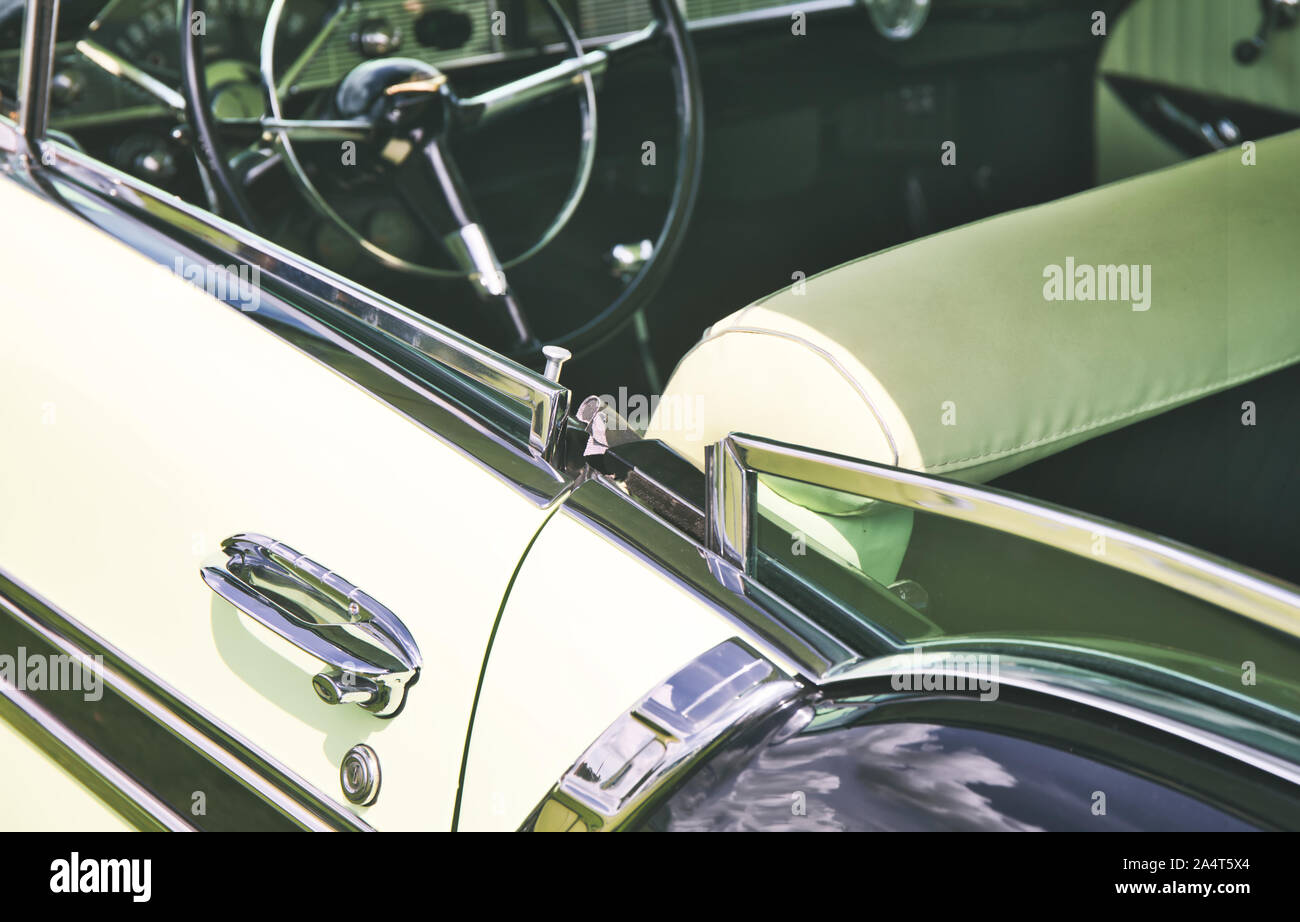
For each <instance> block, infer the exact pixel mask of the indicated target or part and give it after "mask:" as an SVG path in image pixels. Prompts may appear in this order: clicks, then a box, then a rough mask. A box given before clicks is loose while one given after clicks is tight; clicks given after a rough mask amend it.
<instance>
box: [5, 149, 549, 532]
mask: <svg viewBox="0 0 1300 922" xmlns="http://www.w3.org/2000/svg"><path fill="white" fill-rule="evenodd" d="M46 149H47V151H51V152H53V155H54V157H55V160H56V165H58V166H59V167H60V168H59V169H53V168H44V169H42V168H39V167H36V166H35V165H34V164H33V163H32V161H30V160H24V159H22V158H20V157H12V158H10V160H9V161H8V162H5V161H3V159H0V172H8V173H10V174H11V178H13V179H14V180H16V181H18V182H19V183H20V184H22V185H24V186H26V187H27V188H29V189H30V190H31V191H33V192H34V193H36V194H38V195H41V196H42V197H44V198H46V199H48V200H51V201H52V202H54V203H56V204H58V205H61V206H64V207H67V208H68V209H69V210H71V211H72V212H74V213H75V214H77V215H79V216H80V217H82V218H84V219H86V220H89V221H90V222H91V223H93V224H96V225H97V226H99V227H100V228H101V229H103V230H104V231H105V232H106V233H108V234H109V235H110V236H112V237H114V238H115V239H118V240H119V241H121V242H123V243H125V244H126V245H128V246H130V247H132V248H133V249H136V250H137V251H139V252H141V253H142V254H144V255H145V256H147V257H150V258H152V259H154V260H155V261H156V262H158V263H159V264H161V265H162V266H164V267H165V268H166V269H167V270H170V271H173V272H174V271H176V269H175V266H176V264H177V262H178V261H179V263H180V264H181V265H182V266H184V267H188V266H191V265H194V266H198V267H200V268H202V267H204V266H210V265H213V264H218V265H229V264H233V263H236V262H240V263H247V264H251V265H253V266H256V267H258V268H259V270H260V271H262V273H263V275H262V283H263V285H262V289H261V290H260V292H259V295H260V304H259V305H258V307H257V309H256V310H249V311H243V312H242V313H243V315H244V316H245V317H247V318H248V319H249V320H251V321H253V322H255V323H258V324H259V325H261V326H263V327H264V328H266V329H267V330H268V331H269V332H271V333H273V334H275V335H276V336H277V337H279V338H280V339H282V340H284V341H286V342H288V343H289V344H290V345H293V346H294V347H296V348H298V349H299V350H301V351H303V352H305V353H306V354H308V355H310V356H312V357H313V358H315V359H316V360H317V361H319V362H321V363H322V364H324V365H326V366H327V367H329V368H330V369H331V370H333V371H335V372H336V373H338V374H340V375H341V376H342V377H344V378H347V379H348V380H350V381H352V382H353V383H355V384H357V385H358V386H359V387H361V388H362V389H363V390H365V391H366V392H367V393H369V394H370V395H371V396H372V397H374V398H375V399H377V400H380V401H382V402H383V403H385V404H387V405H388V406H390V407H392V408H393V409H394V410H396V411H397V412H398V413H400V414H402V415H404V416H406V417H407V418H408V419H411V420H412V421H414V422H415V423H417V424H418V425H420V426H421V427H422V428H424V429H425V430H426V431H428V432H430V433H431V434H432V435H434V436H435V437H437V438H438V439H439V440H440V441H442V442H444V443H446V444H448V445H450V446H451V447H453V448H455V449H456V450H457V451H458V452H459V453H461V454H462V455H464V456H465V457H467V458H469V459H470V460H472V461H474V462H475V463H476V464H478V465H479V466H481V467H483V468H485V469H487V470H488V471H490V472H492V473H493V474H495V475H496V476H497V477H498V478H499V479H501V480H503V481H504V482H505V483H507V484H508V485H510V486H511V487H512V488H514V489H516V490H517V491H519V492H520V493H522V494H523V495H524V496H525V497H527V498H528V499H529V501H531V502H533V503H534V504H536V505H539V506H548V505H550V504H551V503H553V502H554V501H555V500H556V499H557V498H558V497H560V496H562V495H563V494H564V493H565V492H566V491H567V490H568V489H569V487H570V485H571V478H570V477H569V476H568V475H566V474H564V473H563V472H562V470H561V469H560V465H559V464H558V463H556V462H558V461H559V454H560V452H559V447H558V446H559V442H560V439H559V437H558V434H557V436H555V437H554V441H555V444H554V445H553V446H552V447H551V449H550V455H551V458H554V459H555V462H553V461H552V460H550V459H548V458H546V457H544V456H543V454H542V452H540V451H538V450H537V449H535V448H533V447H532V444H533V443H532V441H531V440H532V435H531V433H532V432H533V431H535V427H534V426H533V424H534V423H536V422H537V421H539V420H542V419H545V421H546V423H545V424H546V425H547V426H550V425H552V424H554V425H556V426H562V425H563V422H564V419H565V416H564V415H560V414H561V413H567V406H568V400H569V391H568V390H567V389H566V388H559V387H555V386H554V385H552V390H551V393H552V394H553V395H554V396H555V397H556V398H557V399H556V400H555V401H554V402H552V403H550V404H549V406H550V409H549V410H546V411H545V412H540V408H541V407H542V405H541V404H536V405H534V411H535V412H534V413H533V415H532V417H531V419H530V418H529V416H528V415H527V414H526V413H525V412H524V408H523V407H522V405H521V404H520V403H518V402H516V401H513V400H509V398H503V397H502V395H501V393H500V392H499V391H496V390H495V389H493V388H489V387H485V386H484V385H483V384H482V383H481V382H480V381H479V380H478V379H475V378H473V377H470V376H467V375H463V374H461V373H459V372H458V371H457V369H456V368H454V367H453V366H452V365H451V364H449V363H448V362H444V361H440V360H439V358H438V357H437V356H434V355H430V354H429V346H430V343H431V340H429V339H427V338H426V337H425V336H424V330H425V326H424V325H422V324H411V325H409V326H406V327H405V328H404V329H399V328H398V327H397V326H396V325H392V326H390V325H388V324H386V323H385V324H381V323H377V322H373V320H374V318H375V316H376V315H378V316H379V317H380V319H381V320H382V318H383V317H386V316H389V315H386V314H379V312H378V311H376V312H375V314H372V315H371V316H369V317H367V316H366V315H365V311H366V310H367V307H366V305H367V303H368V302H366V301H364V300H360V299H354V298H352V296H351V293H350V292H349V291H348V290H345V289H337V290H331V289H323V288H315V287H313V285H312V280H313V277H302V276H297V275H294V274H293V273H292V272H289V271H287V270H286V274H287V277H285V276H280V275H277V274H275V272H276V271H277V270H278V269H280V268H282V267H280V266H279V264H277V263H276V262H275V261H274V260H273V259H272V258H271V257H269V256H266V255H265V254H262V253H261V252H260V251H258V250H256V249H254V248H252V247H248V246H244V245H243V244H241V243H240V241H239V240H237V239H235V238H234V237H232V236H228V235H224V234H223V233H222V232H221V231H220V230H219V229H217V228H214V227H212V226H210V225H206V224H205V225H201V226H200V230H201V233H200V234H198V235H194V234H192V233H190V231H192V230H194V228H193V227H190V226H188V225H178V224H177V223H176V220H177V218H178V217H180V218H183V217H184V215H185V212H183V211H180V210H178V209H177V208H176V205H177V201H176V200H175V199H172V198H171V197H169V196H166V195H165V194H163V193H159V192H157V190H151V191H150V192H149V194H148V195H140V194H138V193H137V190H136V187H135V186H134V185H131V184H122V183H118V182H116V181H114V180H113V178H111V177H109V178H106V177H105V175H104V171H103V170H101V169H99V168H98V165H97V164H96V163H95V162H94V161H93V160H90V158H87V157H85V155H83V154H80V153H79V152H76V151H73V150H71V149H69V148H66V147H64V146H63V145H61V144H58V143H47V148H46ZM83 164H88V165H87V166H85V167H84V168H83ZM158 216H161V217H162V218H163V220H162V221H161V222H160V221H159V220H158ZM151 217H152V218H153V219H154V220H153V222H152V223H151V221H150V218H151ZM168 218H170V219H171V220H167V219H168ZM158 223H161V224H162V225H163V227H162V228H159V227H158V226H157V224H158ZM187 240H188V242H187ZM317 291H326V292H328V293H327V294H324V295H322V294H317V293H316V292H317ZM230 303H232V304H234V306H236V308H237V307H238V305H237V304H235V302H233V301H231V302H230ZM341 307H342V308H344V309H342V310H340V308H341ZM394 316H398V319H399V320H400V319H401V317H400V315H394ZM368 321H372V322H368ZM390 330H395V331H396V332H391V331H390ZM438 332H439V333H441V332H442V331H438ZM397 333H402V334H403V335H404V336H405V338H400V337H399V336H398V335H397ZM503 361H504V360H503ZM547 384H548V385H551V382H549V381H548V382H547ZM562 408H563V409H562ZM552 413H553V414H555V415H554V423H552V422H551V416H550V414H552Z"/></svg>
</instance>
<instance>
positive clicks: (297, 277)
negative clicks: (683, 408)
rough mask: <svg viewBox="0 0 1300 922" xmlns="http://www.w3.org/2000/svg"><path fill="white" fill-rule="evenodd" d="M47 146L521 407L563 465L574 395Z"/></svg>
mask: <svg viewBox="0 0 1300 922" xmlns="http://www.w3.org/2000/svg"><path fill="white" fill-rule="evenodd" d="M46 144H47V146H48V149H49V153H48V154H47V156H48V157H52V160H53V162H52V163H51V164H49V167H48V168H49V169H51V170H52V171H54V172H58V173H61V174H63V175H65V176H67V177H69V178H71V179H74V180H76V181H78V182H79V183H80V184H81V185H83V186H85V187H87V188H89V189H93V190H94V191H96V192H97V193H98V194H99V195H101V196H104V197H107V198H109V199H111V200H113V201H115V202H116V203H118V204H119V205H123V206H129V207H133V208H135V209H137V210H138V211H140V212H143V213H145V214H147V215H149V217H150V218H152V219H154V220H157V221H161V222H162V223H164V224H167V225H169V226H170V227H171V228H172V229H173V230H175V231H176V233H178V234H187V235H191V236H196V237H198V238H199V239H201V240H202V241H203V242H204V243H207V244H209V245H213V246H217V247H220V248H221V249H223V250H224V251H225V252H227V253H229V254H230V255H231V256H234V257H236V258H238V259H240V260H241V261H244V262H247V263H249V264H252V265H256V266H257V267H258V268H259V269H260V271H261V272H262V273H270V274H272V275H275V276H277V277H280V278H281V279H283V280H284V281H285V282H286V283H288V284H291V285H293V286H294V287H296V288H298V289H300V290H302V291H303V292H305V293H307V294H309V295H312V296H315V297H317V298H320V299H323V300H325V301H327V302H329V303H330V304H331V306H332V307H334V308H335V309H338V310H342V311H345V312H347V313H349V314H351V315H352V317H353V318H355V319H357V320H360V321H361V322H363V323H366V324H368V325H370V326H373V327H374V328H375V329H377V330H380V331H382V332H384V333H386V334H388V335H389V336H392V337H393V338H395V339H397V340H399V341H401V342H403V343H405V344H406V345H407V346H409V347H411V348H413V349H415V350H417V351H418V352H420V353H421V354H422V355H424V356H425V357H426V358H429V359H432V360H433V361H436V362H439V363H441V364H443V365H446V366H447V367H448V368H450V369H452V370H453V371H455V372H457V373H458V374H460V375H463V376H465V377H467V378H469V379H470V380H472V381H474V382H476V383H477V384H478V385H480V386H482V387H483V388H484V389H486V390H489V391H492V392H493V393H495V394H496V395H498V396H500V397H504V398H506V399H508V400H511V401H515V402H517V403H519V404H520V405H521V416H522V418H524V419H525V420H526V421H527V424H528V438H527V442H526V445H525V446H523V447H525V448H526V450H528V451H529V452H530V453H532V454H534V455H535V456H537V457H539V458H542V459H545V460H547V461H551V460H553V459H554V458H555V448H556V445H557V443H558V437H559V433H560V429H561V426H562V423H563V421H564V419H565V417H566V416H567V415H568V409H569V401H570V398H571V394H570V392H569V389H568V388H566V387H563V386H562V385H559V384H556V383H555V382H554V381H551V380H550V379H548V378H546V377H544V376H543V375H542V374H541V373H540V372H535V371H533V370H532V369H529V368H525V367H524V366H522V365H520V364H518V363H516V362H514V361H512V360H510V359H508V358H506V357H505V356H502V355H499V354H498V353H496V352H493V351H491V350H490V349H486V348H484V347H483V346H480V345H478V344H477V343H475V342H474V341H473V340H471V339H469V338H468V337H465V336H462V335H460V334H459V333H456V332H455V331H453V330H450V329H448V328H446V327H443V326H441V325H440V324H437V323H435V322H434V321H432V320H429V319H427V318H425V317H423V316H421V315H420V314H417V313H415V312H414V311H412V310H411V309H409V308H406V307H403V306H402V305H400V304H398V303H397V302H396V301H392V300H390V299H388V298H385V297H384V296H383V295H380V294H378V293H376V292H373V291H370V290H369V289H367V288H363V287H361V286H360V285H358V284H356V283H355V282H352V281H351V280H349V279H347V278H345V277H344V276H341V275H338V274H336V273H334V272H331V271H330V270H328V269H326V268H324V267H323V266H319V265H317V264H316V263H313V262H311V261H310V260H307V259H305V258H303V257H301V256H298V255H296V254H294V253H292V252H290V251H288V250H286V249H284V248H282V247H280V246H278V245H276V244H274V243H272V242H271V241H269V240H266V239H264V238H262V237H259V236H257V235H256V234H254V233H252V232H251V231H249V230H247V229H245V228H244V227H242V226H240V225H238V224H235V223H233V222H231V221H227V220H225V219H224V218H220V217H217V216H216V215H213V214H212V213H211V212H208V211H207V210H205V209H203V208H200V207H198V206H196V205H191V204H190V203H188V202H185V201H183V200H182V199H180V198H178V197H176V196H174V195H171V194H169V193H166V192H163V191H162V190H161V189H158V188H155V187H154V186H151V185H149V184H148V183H146V182H144V181H142V180H139V179H136V178H135V177H133V176H130V175H128V174H126V173H123V172H121V171H119V170H115V169H113V168H112V167H110V166H108V165H106V164H104V163H101V162H100V161H98V160H96V159H95V158H93V157H91V156H89V155H87V154H84V153H82V152H80V151H77V150H74V149H73V148H71V147H68V146H67V145H65V144H62V143H60V142H57V141H47V142H46ZM340 295H342V296H343V297H340Z"/></svg>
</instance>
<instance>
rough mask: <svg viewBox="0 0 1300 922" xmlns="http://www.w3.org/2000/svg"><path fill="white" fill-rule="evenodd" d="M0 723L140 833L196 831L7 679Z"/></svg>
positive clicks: (0, 687)
mask: <svg viewBox="0 0 1300 922" xmlns="http://www.w3.org/2000/svg"><path fill="white" fill-rule="evenodd" d="M10 706H11V707H12V710H11V708H10ZM15 711H16V713H15ZM0 718H3V719H5V720H7V721H8V722H9V723H10V724H11V725H12V726H13V727H14V729H15V730H17V731H18V732H19V733H21V734H22V735H23V736H25V737H27V738H28V739H29V740H30V741H31V742H32V743H33V744H34V745H35V746H37V747H38V748H40V749H42V750H43V751H44V752H45V753H46V754H47V755H49V756H50V757H51V758H53V759H54V761H55V762H57V763H59V764H60V765H61V766H62V767H63V768H65V769H67V770H68V771H70V772H71V773H72V774H73V775H75V776H76V777H77V779H78V780H79V781H80V782H81V783H82V784H84V785H85V786H86V787H88V788H89V789H90V790H91V791H92V792H93V793H94V794H95V795H96V796H97V797H99V798H100V799H101V800H103V801H104V802H105V803H107V804H108V805H109V806H110V807H112V808H113V809H114V810H116V811H117V812H118V813H119V814H121V816H122V818H123V819H125V820H126V821H127V822H128V823H130V824H132V825H133V826H135V827H136V828H152V829H157V830H166V831H168V832H195V831H196V830H195V828H194V827H193V826H191V825H190V824H189V823H188V822H186V821H185V820H184V819H183V818H182V817H181V816H180V815H179V814H178V813H176V812H175V811H173V810H172V809H171V808H170V807H168V806H167V805H166V804H164V803H163V802H162V801H160V800H159V799H158V798H156V797H154V796H153V794H151V793H150V792H149V791H147V790H145V789H144V788H143V787H141V786H140V785H139V784H137V783H136V782H135V780H134V779H132V778H131V777H130V776H129V775H127V774H126V773H125V772H123V771H122V770H121V769H119V768H118V767H117V766H116V765H114V764H113V763H112V762H110V761H108V760H107V759H105V758H104V757H103V756H101V755H100V754H99V752H98V750H96V749H95V748H94V747H93V746H91V745H90V744H89V743H87V742H86V741H85V740H84V739H83V738H82V737H80V736H78V735H77V734H75V733H73V732H72V731H71V730H69V729H68V728H67V726H65V725H64V724H63V723H62V722H61V721H60V720H58V719H57V718H56V717H55V716H54V715H53V714H51V713H50V712H49V711H47V710H46V709H45V708H43V707H41V706H40V705H39V704H37V703H36V702H35V701H34V700H33V699H32V698H31V697H30V696H28V695H26V694H24V693H23V692H21V691H19V690H18V689H17V688H15V687H14V685H13V684H12V683H10V682H7V681H6V680H4V679H3V678H0Z"/></svg>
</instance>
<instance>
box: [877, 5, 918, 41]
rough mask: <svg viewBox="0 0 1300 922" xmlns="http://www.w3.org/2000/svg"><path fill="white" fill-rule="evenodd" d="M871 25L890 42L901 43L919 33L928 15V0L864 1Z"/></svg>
mask: <svg viewBox="0 0 1300 922" xmlns="http://www.w3.org/2000/svg"><path fill="white" fill-rule="evenodd" d="M864 2H865V3H866V5H867V13H868V14H870V16H871V24H872V25H874V26H875V27H876V31H877V32H879V33H880V34H881V35H883V36H884V37H885V38H887V39H889V40H890V41H891V42H901V41H904V40H906V39H909V38H911V37H912V36H914V35H915V34H916V33H918V32H920V31H921V26H923V25H925V18H926V17H927V16H929V15H930V0H864Z"/></svg>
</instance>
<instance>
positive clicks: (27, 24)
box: [18, 0, 59, 154]
mask: <svg viewBox="0 0 1300 922" xmlns="http://www.w3.org/2000/svg"><path fill="white" fill-rule="evenodd" d="M23 15H24V19H23V43H22V54H21V57H20V59H19V61H20V63H19V68H20V70H19V73H18V131H19V133H20V134H21V135H22V136H23V138H24V139H25V140H26V141H27V148H28V152H29V153H32V154H36V153H37V152H38V148H39V145H40V143H41V141H43V140H44V139H45V132H46V129H47V128H48V117H49V111H50V80H51V79H52V77H53V75H54V50H55V35H56V32H57V30H56V28H55V27H56V25H57V23H58V19H59V0H28V3H27V7H26V11H25V13H24V14H23Z"/></svg>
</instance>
